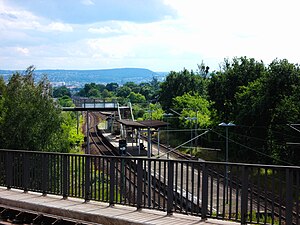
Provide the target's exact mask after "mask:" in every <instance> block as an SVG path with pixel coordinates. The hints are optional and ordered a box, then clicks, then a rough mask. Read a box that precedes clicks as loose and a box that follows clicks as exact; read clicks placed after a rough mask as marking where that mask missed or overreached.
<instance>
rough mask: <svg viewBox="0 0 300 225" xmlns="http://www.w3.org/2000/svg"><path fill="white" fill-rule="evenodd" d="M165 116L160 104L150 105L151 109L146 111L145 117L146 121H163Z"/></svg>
mask: <svg viewBox="0 0 300 225" xmlns="http://www.w3.org/2000/svg"><path fill="white" fill-rule="evenodd" d="M163 115H164V110H163V109H162V107H161V105H160V104H159V103H156V104H152V103H151V104H149V108H148V109H147V110H145V114H144V116H143V119H144V120H162V119H163Z"/></svg>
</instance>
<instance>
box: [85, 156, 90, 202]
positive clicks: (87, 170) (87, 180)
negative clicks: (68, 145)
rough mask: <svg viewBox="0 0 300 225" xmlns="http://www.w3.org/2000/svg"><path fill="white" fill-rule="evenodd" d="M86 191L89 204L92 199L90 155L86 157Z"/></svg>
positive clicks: (86, 199)
mask: <svg viewBox="0 0 300 225" xmlns="http://www.w3.org/2000/svg"><path fill="white" fill-rule="evenodd" d="M84 181H85V183H84V184H85V189H84V199H85V201H86V202H88V201H89V200H90V199H91V158H90V155H86V156H85V179H84Z"/></svg>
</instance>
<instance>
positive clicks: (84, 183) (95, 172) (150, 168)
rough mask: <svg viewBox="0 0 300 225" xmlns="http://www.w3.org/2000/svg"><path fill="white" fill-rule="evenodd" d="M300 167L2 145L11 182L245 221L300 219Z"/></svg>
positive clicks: (1, 175)
mask: <svg viewBox="0 0 300 225" xmlns="http://www.w3.org/2000/svg"><path fill="white" fill-rule="evenodd" d="M226 167H227V170H226ZM225 171H229V172H228V174H227V176H226V174H225ZM299 173H300V167H285V166H268V165H253V164H237V163H219V162H198V161H184V160H166V159H154V158H151V159H149V158H132V157H112V156H94V155H79V154H63V153H45V152H30V151H16V150H0V185H1V186H5V187H7V188H17V189H22V190H24V191H35V192H40V193H43V194H56V195H62V196H64V197H65V198H67V197H77V198H83V199H85V200H86V201H88V200H96V201H103V202H108V203H109V204H111V205H113V204H124V205H129V206H134V207H137V208H151V209H156V210H161V211H166V212H167V213H168V214H171V213H173V212H178V213H184V214H191V215H195V216H199V217H201V218H202V219H205V218H216V219H221V220H231V221H237V222H240V223H241V224H246V223H256V224H300V217H299V214H300V210H299V198H300V192H299V191H300V186H299V180H300V178H299ZM226 179H228V180H227V182H226ZM226 184H227V185H226Z"/></svg>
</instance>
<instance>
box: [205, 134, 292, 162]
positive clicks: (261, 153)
mask: <svg viewBox="0 0 300 225" xmlns="http://www.w3.org/2000/svg"><path fill="white" fill-rule="evenodd" d="M210 131H212V132H214V133H216V134H218V135H220V136H221V137H224V138H226V137H225V136H224V135H223V134H220V133H219V132H217V131H215V130H213V129H211V130H210ZM228 140H230V141H231V142H233V143H235V144H237V145H240V146H242V147H244V148H247V149H249V150H251V151H254V152H256V153H258V154H260V155H263V156H265V157H268V158H271V159H273V160H275V161H278V162H282V163H285V164H287V165H290V166H293V164H291V163H289V162H287V161H284V160H281V159H276V158H274V157H272V156H270V155H268V154H265V153H263V152H260V151H257V150H256V149H254V148H251V147H248V146H246V145H244V144H241V143H239V142H236V141H234V140H232V139H230V138H228Z"/></svg>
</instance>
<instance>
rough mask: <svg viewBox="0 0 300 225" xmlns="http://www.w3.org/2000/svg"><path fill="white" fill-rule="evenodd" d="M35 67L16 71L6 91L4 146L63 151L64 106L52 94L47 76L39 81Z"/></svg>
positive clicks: (3, 123)
mask: <svg viewBox="0 0 300 225" xmlns="http://www.w3.org/2000/svg"><path fill="white" fill-rule="evenodd" d="M33 73H34V67H33V66H31V67H29V68H28V69H27V70H26V72H25V74H24V75H21V74H20V73H18V72H16V73H14V74H13V75H12V77H11V78H10V79H9V81H8V84H7V85H6V88H5V89H6V90H5V92H4V93H3V96H4V102H3V106H2V107H3V110H2V120H1V126H0V127H1V128H0V129H1V131H0V139H1V143H0V145H1V146H0V147H1V148H10V149H26V150H33V151H37V150H39V151H63V150H64V149H66V147H67V142H66V141H65V139H64V131H63V129H62V128H61V124H62V118H61V110H60V109H59V108H58V107H57V106H56V104H55V103H54V102H53V99H52V98H51V96H50V84H49V82H48V81H47V79H46V78H44V79H42V80H40V81H39V82H38V83H36V84H35V82H34V79H33Z"/></svg>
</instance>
